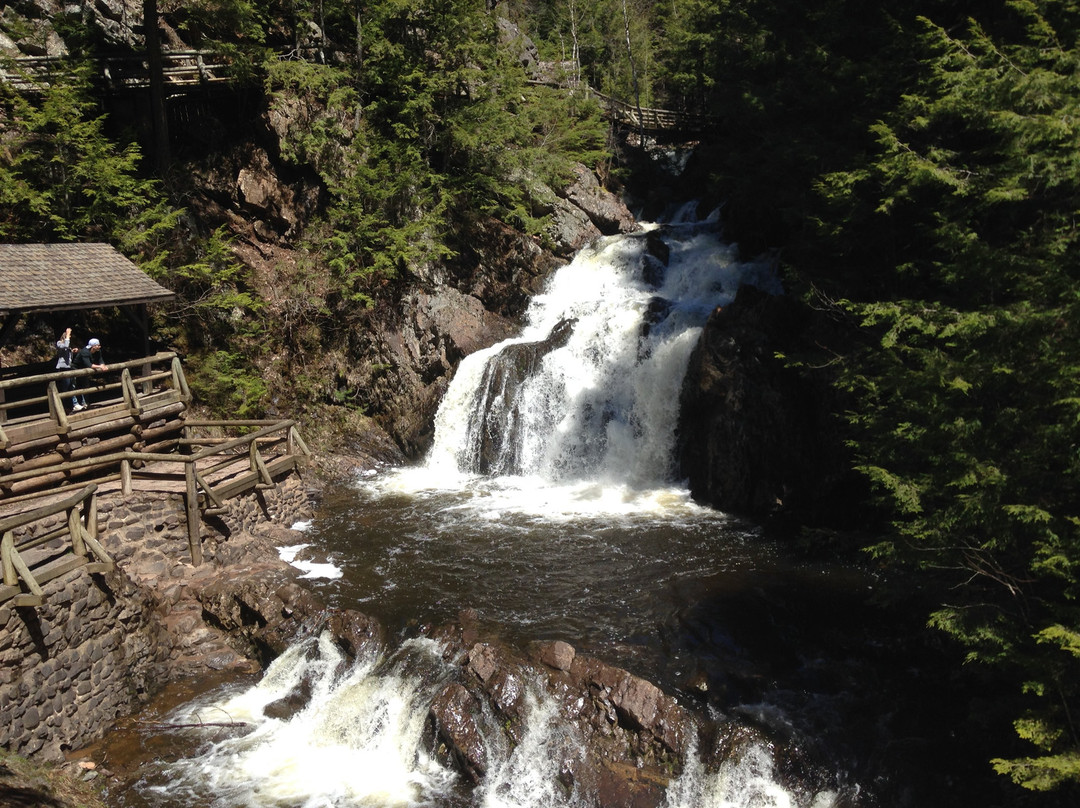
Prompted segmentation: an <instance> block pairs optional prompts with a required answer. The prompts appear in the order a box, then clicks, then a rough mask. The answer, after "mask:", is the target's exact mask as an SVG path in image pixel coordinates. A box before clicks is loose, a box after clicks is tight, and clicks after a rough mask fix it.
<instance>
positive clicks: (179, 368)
mask: <svg viewBox="0 0 1080 808" xmlns="http://www.w3.org/2000/svg"><path fill="white" fill-rule="evenodd" d="M172 375H173V387H174V388H175V389H177V390H179V391H180V397H181V398H183V399H184V401H185V402H187V403H189V404H190V403H191V390H190V389H189V388H188V383H187V377H186V376H185V375H184V367H183V365H181V364H180V357H178V356H174V357H173V359H172Z"/></svg>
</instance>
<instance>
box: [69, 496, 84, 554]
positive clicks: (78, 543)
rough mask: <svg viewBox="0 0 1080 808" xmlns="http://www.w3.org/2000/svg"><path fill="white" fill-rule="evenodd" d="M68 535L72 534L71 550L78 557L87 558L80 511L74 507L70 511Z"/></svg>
mask: <svg viewBox="0 0 1080 808" xmlns="http://www.w3.org/2000/svg"><path fill="white" fill-rule="evenodd" d="M68 533H70V534H71V549H73V550H74V551H75V555H77V556H83V557H85V556H86V544H85V543H84V542H83V531H82V521H81V520H80V519H79V512H78V510H77V509H76V508H75V507H74V506H72V508H71V509H70V510H69V511H68Z"/></svg>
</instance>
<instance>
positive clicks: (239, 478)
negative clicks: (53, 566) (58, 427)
mask: <svg viewBox="0 0 1080 808" xmlns="http://www.w3.org/2000/svg"><path fill="white" fill-rule="evenodd" d="M200 426H215V427H218V428H236V427H254V426H258V427H259V428H258V429H256V430H255V431H254V432H251V433H250V434H247V435H242V436H239V437H235V438H214V437H197V438H196V437H185V438H182V439H179V440H178V441H177V443H178V444H179V445H180V446H182V447H186V448H195V447H197V446H203V447H204V448H201V449H199V450H198V451H196V452H194V453H192V454H180V453H175V454H174V453H163V452H137V451H131V450H127V451H122V452H111V453H107V454H97V455H94V456H91V457H85V458H81V459H79V460H72V461H67V462H62V463H56V464H53V465H50V466H49V467H47V468H45V469H30V470H26V471H19V472H14V473H12V474H6V475H3V477H0V486H3V487H4V488H10V487H11V486H13V485H14V484H17V483H19V482H22V481H40V480H42V478H43V476H44V475H59V476H61V477H65V478H66V477H68V476H70V475H72V474H73V472H81V473H84V474H93V475H94V479H95V480H96V481H97V483H98V485H101V486H105V485H106V484H108V483H115V482H119V489H120V492H121V493H122V494H124V495H125V496H127V495H130V494H131V492H132V491H134V490H144V491H158V492H165V493H182V494H183V495H184V502H185V510H186V515H187V528H188V547H189V550H190V553H191V563H192V564H193V565H195V566H198V565H199V564H201V563H202V543H201V540H200V512H202V513H204V514H206V515H216V514H220V513H223V512H224V511H225V501H226V500H228V499H232V498H233V497H236V496H239V495H240V494H244V493H247V492H248V491H251V490H256V489H265V488H273V487H274V486H275V485H276V483H275V478H276V477H279V476H281V475H283V474H286V473H288V472H291V471H293V470H295V469H296V468H297V467H298V465H299V462H298V461H299V458H301V457H306V456H308V455H309V454H310V451H309V449H308V447H307V445H306V444H305V443H304V440H303V439H302V438H301V437H300V434H299V432H298V431H297V429H296V422H295V421H292V420H282V421H194V422H191V423H190V424H187V425H186V426H185V429H194V428H196V427H200ZM275 447H277V448H283V450H284V451H283V452H279V453H275V454H273V455H270V454H268V453H267V451H266V450H267V449H270V448H275ZM109 469H116V470H115V471H111V472H110V471H109ZM41 495H42V494H41V491H40V490H36V491H34V492H31V493H28V494H24V495H22V496H21V497H10V498H6V499H3V500H0V502H4V503H14V502H19V501H26V500H30V499H34V498H37V497H40V496H41Z"/></svg>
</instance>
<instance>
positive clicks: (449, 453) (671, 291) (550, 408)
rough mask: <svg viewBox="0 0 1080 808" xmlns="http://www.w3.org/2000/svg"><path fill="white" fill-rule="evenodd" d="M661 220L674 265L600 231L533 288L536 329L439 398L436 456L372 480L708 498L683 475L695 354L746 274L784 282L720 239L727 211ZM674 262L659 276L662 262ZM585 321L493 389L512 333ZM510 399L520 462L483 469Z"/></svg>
mask: <svg viewBox="0 0 1080 808" xmlns="http://www.w3.org/2000/svg"><path fill="white" fill-rule="evenodd" d="M675 219H676V223H674V224H669V225H665V226H663V227H661V226H659V225H655V224H648V225H645V227H644V229H645V230H646V231H649V230H655V231H659V232H658V233H657V235H662V238H663V239H664V241H665V244H666V245H667V247H668V260H667V266H666V268H663V269H662V272H660V271H659V270H657V262H656V260H655V259H654V258H652V257H650V255H649V253H650V248H649V238H646V237H645V236H644V235H643V234H635V235H630V236H612V237H607V238H603V239H599V240H598V241H597V242H596V243H595V244H593V245H591V246H590V247H589V248H587V249H584V250H582V251H581V252H580V253H579V254H578V255H577V256H576V257H575V259H574V260H573V261H572V262H571V263H570V264H568V265H566V266H564V267H563V268H561V269H560V270H558V271H557V272H556V273H555V274H554V275H553V276H552V277H551V279H550V280H549V283H548V285H547V287H546V288H545V290H544V291H543V293H541V294H539V295H537V296H536V297H535V298H533V300H532V302H531V304H530V306H529V310H528V313H527V318H526V319H527V324H526V326H525V328H524V329H523V331H522V333H521V334H520V335H519V336H517V337H514V338H511V339H509V340H506V341H504V342H502V343H499V344H498V345H494V346H492V347H490V348H487V349H484V350H481V351H478V352H476V353H474V354H472V355H470V356H468V357H466V358H465V359H464V360H463V361H462V362H461V364H460V366H459V368H458V370H457V373H456V374H455V376H454V379H453V380H452V382H451V384H450V387H449V389H448V390H447V393H446V395H445V396H444V398H443V401H442V403H441V405H440V407H439V411H438V413H437V415H436V421H435V440H434V445H433V447H432V449H431V452H430V453H429V455H428V457H427V459H426V461H425V462H424V464H423V465H422V466H419V467H414V468H409V469H400V470H394V471H391V472H388V473H384V474H381V475H379V476H377V477H375V478H368V479H366V480H364V481H363V483H362V485H364V486H365V487H370V488H371V489H372V490H373V491H375V492H376V493H398V494H406V495H411V496H421V495H423V494H424V493H425V492H436V491H437V492H467V494H463V496H462V498H461V507H463V508H469V509H473V510H475V512H476V514H477V516H478V518H481V519H499V518H501V517H502V516H503V515H504V514H506V513H515V514H523V515H526V516H536V517H544V518H548V519H551V520H553V521H566V520H573V519H582V518H586V519H588V518H593V517H595V518H604V517H633V516H645V517H660V516H663V515H665V514H669V515H676V514H678V513H680V512H683V513H691V512H693V511H694V509H695V506H694V505H693V503H692V502H691V501H690V500H689V496H688V494H687V492H686V491H685V486H684V485H683V484H682V483H681V482H680V481H679V480H678V479H676V470H675V469H674V467H673V457H674V449H675V441H676V427H677V419H678V407H677V406H676V404H677V402H678V397H679V394H680V390H681V387H682V383H683V378H684V376H685V373H686V368H687V364H688V361H689V357H690V355H691V353H692V351H693V350H694V347H695V346H696V344H697V342H698V338H699V336H700V334H701V330H702V328H703V326H704V323H705V321H706V320H707V319H708V317H709V315H710V313H711V312H712V311H714V310H715V309H716V308H717V307H718V306H724V305H727V304H728V303H730V302H731V300H733V299H734V296H735V293H736V292H737V291H738V288H739V286H740V284H743V283H752V284H755V285H758V286H761V287H763V288H765V289H767V290H768V291H770V292H773V293H779V292H780V291H781V290H780V287H779V282H778V281H777V279H776V277H775V274H774V273H773V271H772V268H771V265H770V264H769V262H768V261H757V262H741V261H739V260H737V257H736V248H735V247H734V246H732V245H729V244H725V243H724V242H723V241H722V240H721V238H720V232H719V225H718V223H717V222H718V215H717V214H716V213H715V212H714V213H713V214H712V215H710V216H709V217H707V218H706V219H705V220H703V221H699V220H698V219H697V218H696V211H695V210H693V209H692V208H687V209H686V210H683V211H679V212H677V214H676V215H675ZM659 274H662V281H661V282H660V283H659V285H656V283H655V281H656V278H655V277H653V276H655V275H659ZM567 321H573V323H574V325H573V330H572V333H571V334H570V336H569V339H568V340H567V341H566V343H565V344H564V345H562V346H561V347H557V348H555V349H553V350H550V351H549V352H547V353H546V354H545V355H543V357H542V359H541V360H540V361H539V363H538V365H539V366H538V367H537V368H536V369H535V372H534V373H533V374H532V375H531V376H529V377H528V378H526V379H525V380H523V381H522V383H521V384H520V387H518V388H517V389H515V390H510V391H506V390H500V391H498V395H496V396H494V397H492V396H490V395H489V394H488V392H487V391H486V390H485V389H484V379H485V377H486V372H487V369H488V367H489V366H490V365H491V363H493V362H496V361H498V359H499V357H500V354H502V353H503V352H504V351H506V349H507V348H509V347H511V346H522V345H526V344H529V343H540V342H542V341H543V340H545V339H546V338H547V337H548V336H549V335H550V334H551V333H552V332H553V330H555V329H556V328H557V327H558V326H559V324H561V323H565V322H567ZM500 407H501V408H504V411H505V412H506V418H505V422H506V423H513V424H514V433H513V434H512V435H510V436H504V438H505V440H506V441H507V443H508V444H510V445H509V447H508V448H507V447H504V448H503V450H502V451H503V452H504V455H503V456H502V457H503V460H502V461H500V462H501V463H502V464H503V465H505V464H510V465H512V466H513V468H512V469H511V470H510V471H509V473H502V474H499V475H493V476H491V477H487V476H484V475H482V474H478V473H477V472H476V469H477V460H478V458H477V455H478V452H479V443H478V441H479V433H478V429H480V428H481V427H480V426H478V425H482V424H483V423H484V418H485V412H486V411H487V410H491V409H494V408H500Z"/></svg>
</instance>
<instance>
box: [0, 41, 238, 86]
mask: <svg viewBox="0 0 1080 808" xmlns="http://www.w3.org/2000/svg"><path fill="white" fill-rule="evenodd" d="M95 61H96V62H97V64H98V65H99V67H100V70H101V78H102V80H103V81H104V83H105V85H106V87H108V88H109V89H110V90H113V91H121V90H131V89H141V88H146V87H149V86H150V67H149V62H148V60H147V59H146V57H144V56H141V55H114V56H99V57H97V59H96V60H95ZM162 62H163V69H162V73H163V74H164V78H165V91H166V93H170V92H171V93H181V92H186V91H187V90H190V89H192V88H194V87H205V86H209V85H214V84H223V83H227V82H230V81H231V80H232V78H231V76H229V75H228V73H227V71H228V65H227V64H225V62H224V60H223V59H221V57H220V55H219V54H215V53H212V52H210V51H198V50H179V51H169V50H166V51H163V52H162ZM67 65H68V61H67V59H65V58H63V57H57V56H17V57H15V58H12V59H6V60H2V61H0V81H2V82H4V83H6V84H9V85H11V86H12V87H13V88H15V89H16V90H18V91H19V92H34V91H39V90H42V89H44V88H47V87H48V86H49V84H50V83H51V81H52V77H53V76H55V75H57V74H63V73H64V71H65V70H67Z"/></svg>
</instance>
